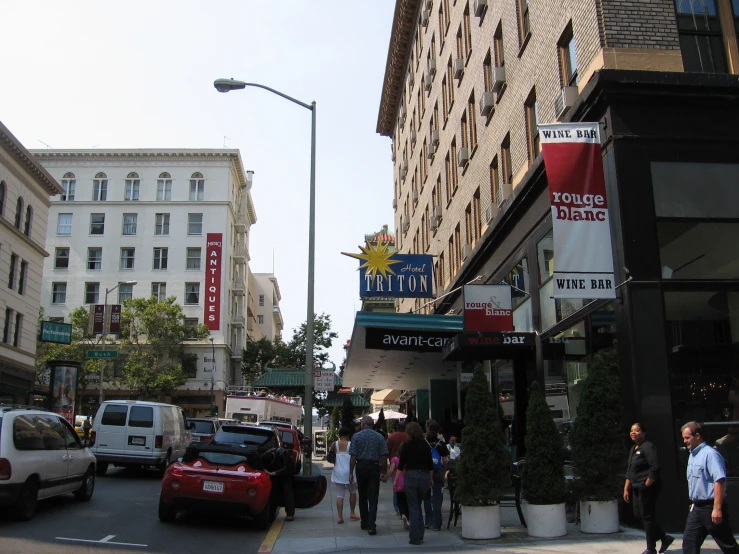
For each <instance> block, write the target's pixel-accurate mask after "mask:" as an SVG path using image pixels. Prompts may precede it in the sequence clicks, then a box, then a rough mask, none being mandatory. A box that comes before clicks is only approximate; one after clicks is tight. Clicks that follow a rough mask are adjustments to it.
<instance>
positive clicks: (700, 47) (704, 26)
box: [675, 0, 728, 73]
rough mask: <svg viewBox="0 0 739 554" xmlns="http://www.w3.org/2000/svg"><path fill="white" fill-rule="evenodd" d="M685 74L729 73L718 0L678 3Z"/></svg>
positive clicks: (694, 0)
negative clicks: (686, 72)
mask: <svg viewBox="0 0 739 554" xmlns="http://www.w3.org/2000/svg"><path fill="white" fill-rule="evenodd" d="M675 8H676V10H677V28H678V33H679V35H680V50H681V52H682V55H683V66H684V67H685V71H691V72H700V73H726V72H727V68H728V66H727V63H726V51H725V47H724V41H723V38H722V36H721V21H720V20H719V14H718V10H717V6H716V0H675Z"/></svg>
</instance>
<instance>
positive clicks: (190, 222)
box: [187, 214, 203, 235]
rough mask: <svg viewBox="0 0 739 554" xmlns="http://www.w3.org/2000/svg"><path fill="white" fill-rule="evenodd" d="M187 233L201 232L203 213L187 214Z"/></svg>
mask: <svg viewBox="0 0 739 554" xmlns="http://www.w3.org/2000/svg"><path fill="white" fill-rule="evenodd" d="M187 234H188V235H202V234H203V214H187Z"/></svg>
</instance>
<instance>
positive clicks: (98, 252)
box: [87, 248, 103, 270]
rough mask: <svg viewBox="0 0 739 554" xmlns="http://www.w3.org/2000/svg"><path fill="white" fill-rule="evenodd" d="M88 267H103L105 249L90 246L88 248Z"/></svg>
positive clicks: (98, 268) (95, 268)
mask: <svg viewBox="0 0 739 554" xmlns="http://www.w3.org/2000/svg"><path fill="white" fill-rule="evenodd" d="M87 269H92V270H100V269H103V249H102V248H88V249H87Z"/></svg>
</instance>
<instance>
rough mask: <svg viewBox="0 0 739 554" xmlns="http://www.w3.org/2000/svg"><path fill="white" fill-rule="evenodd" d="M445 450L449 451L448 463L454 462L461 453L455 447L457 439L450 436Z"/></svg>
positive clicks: (457, 447)
mask: <svg viewBox="0 0 739 554" xmlns="http://www.w3.org/2000/svg"><path fill="white" fill-rule="evenodd" d="M446 449H447V450H448V451H449V461H450V462H456V461H457V458H459V455H460V454H461V453H462V451H461V450H460V449H459V446H457V437H455V436H454V435H452V436H451V437H449V444H447V445H446Z"/></svg>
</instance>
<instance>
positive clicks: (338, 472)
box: [331, 427, 359, 523]
mask: <svg viewBox="0 0 739 554" xmlns="http://www.w3.org/2000/svg"><path fill="white" fill-rule="evenodd" d="M350 434H351V432H350V431H349V429H347V428H346V427H342V428H341V429H339V440H338V441H336V442H335V443H334V444H333V445H332V446H331V451H332V452H333V456H334V470H333V472H332V473H331V482H332V483H333V484H334V488H335V489H336V512H337V513H338V514H339V520H338V521H337V523H344V497H345V496H346V493H347V492H348V493H349V507H350V508H351V513H350V514H349V519H352V520H358V519H359V516H358V515H357V514H356V512H355V511H354V509H355V507H356V505H357V479H356V475H355V476H354V479H349V475H350V474H351V470H350V467H349V466H350V458H351V456H350V455H349V447H350V446H351V444H352V443H351V441H350V440H349V436H350Z"/></svg>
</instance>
